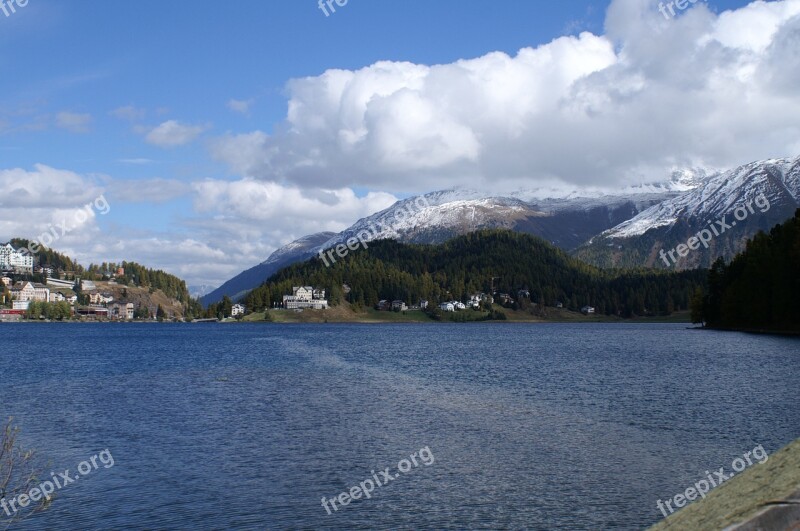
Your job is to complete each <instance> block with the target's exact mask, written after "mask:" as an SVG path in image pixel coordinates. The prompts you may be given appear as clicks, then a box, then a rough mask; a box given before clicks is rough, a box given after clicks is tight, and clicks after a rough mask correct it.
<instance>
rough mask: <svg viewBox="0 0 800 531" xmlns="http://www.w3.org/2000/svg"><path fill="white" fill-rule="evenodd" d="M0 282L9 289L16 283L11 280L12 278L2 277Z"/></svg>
mask: <svg viewBox="0 0 800 531" xmlns="http://www.w3.org/2000/svg"><path fill="white" fill-rule="evenodd" d="M0 282H2V283H3V284H4V285H5V286H6V287H7V288H10V287H11V286H12V285H13V284H14V281H13V280H11V277H0Z"/></svg>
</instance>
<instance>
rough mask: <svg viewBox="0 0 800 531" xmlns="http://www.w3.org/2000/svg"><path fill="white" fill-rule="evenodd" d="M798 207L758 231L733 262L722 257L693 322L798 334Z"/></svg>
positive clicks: (698, 300) (698, 302)
mask: <svg viewBox="0 0 800 531" xmlns="http://www.w3.org/2000/svg"><path fill="white" fill-rule="evenodd" d="M798 300H800V209H798V210H797V212H796V213H795V215H794V217H793V218H792V219H790V220H789V221H787V222H785V223H783V224H781V225H776V226H775V227H774V228H773V229H772V230H771V231H770V233H769V234H764V233H761V234H758V235H756V236H755V238H753V239H752V240H751V241H750V242H749V243H748V244H747V249H746V250H745V251H744V252H743V253H741V254H739V255H738V256H736V258H734V259H733V260H732V261H731V263H730V264H728V265H726V264H725V262H724V261H723V260H718V261H717V262H716V263H715V264H714V265H713V267H712V268H711V270H710V271H709V273H708V289H707V291H706V292H704V293H703V294H701V295H700V296H698V297H697V298H696V301H695V302H694V303H693V319H692V320H693V321H695V322H704V323H705V324H707V325H708V326H711V327H719V328H738V329H761V330H774V331H787V332H788V331H794V332H800V306H798V304H797V301H798Z"/></svg>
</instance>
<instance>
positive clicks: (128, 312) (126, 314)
mask: <svg viewBox="0 0 800 531" xmlns="http://www.w3.org/2000/svg"><path fill="white" fill-rule="evenodd" d="M134 310H135V308H134V307H133V303H132V302H115V303H114V304H112V305H111V306H109V307H108V315H109V317H111V318H112V319H116V320H119V321H130V320H131V319H133V314H134Z"/></svg>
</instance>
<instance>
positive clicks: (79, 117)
mask: <svg viewBox="0 0 800 531" xmlns="http://www.w3.org/2000/svg"><path fill="white" fill-rule="evenodd" d="M91 123H92V115H91V114H78V113H74V112H67V111H62V112H60V113H58V114H56V125H57V126H58V127H60V128H61V129H66V130H67V131H72V132H73V133H88V132H89V125H90V124H91Z"/></svg>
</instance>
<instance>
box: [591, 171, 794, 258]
mask: <svg viewBox="0 0 800 531" xmlns="http://www.w3.org/2000/svg"><path fill="white" fill-rule="evenodd" d="M798 207H800V157H798V158H796V159H772V160H766V161H759V162H753V163H750V164H746V165H744V166H741V167H739V168H736V169H734V170H731V171H729V172H726V173H723V174H720V175H718V176H716V177H712V178H711V179H709V180H707V181H705V182H703V183H702V184H701V185H700V186H698V187H696V188H694V189H692V190H690V191H688V192H686V193H684V194H681V195H680V196H677V197H674V198H672V199H668V200H666V201H663V202H662V203H659V204H657V205H654V206H652V207H650V208H648V209H646V210H644V211H643V212H641V213H640V214H638V215H636V216H634V217H633V218H631V219H630V220H628V221H625V222H623V223H621V224H619V225H618V226H616V227H614V228H612V229H609V230H606V231H604V232H603V233H602V234H600V235H598V236H597V237H595V238H592V239H591V240H590V241H589V242H588V243H587V245H586V246H584V247H583V248H581V249H579V250H578V251H577V253H576V254H577V256H578V257H579V258H582V259H584V260H587V261H590V262H593V263H596V264H598V265H602V266H631V265H639V266H641V265H646V266H653V267H677V268H692V267H700V266H703V267H707V266H709V265H710V264H711V263H713V262H714V260H716V259H717V258H718V257H720V256H724V257H726V258H730V257H732V256H734V255H735V254H736V253H738V252H740V251H742V250H743V249H744V245H745V242H746V241H747V240H748V239H750V238H752V237H753V236H754V235H755V234H756V233H758V232H759V231H761V230H763V231H769V230H770V229H771V228H772V227H773V226H775V225H777V224H778V223H782V222H783V221H785V220H786V219H788V218H790V217H791V216H792V215H793V214H794V212H795V210H796V209H797V208H798ZM737 209H738V211H737ZM740 218H741V219H740ZM704 229H705V230H709V231H711V239H710V241H709V242H708V248H707V249H706V247H705V245H702V246H701V247H700V248H699V249H692V250H691V252H688V253H686V256H679V255H676V256H677V257H678V258H679V259H678V260H676V261H672V260H671V259H667V260H664V258H663V255H662V254H661V250H662V249H663V250H664V251H666V252H668V251H670V250H673V249H675V248H676V247H677V246H678V245H679V244H686V243H687V242H688V240H689V238H691V237H692V236H695V235H697V234H698V233H699V232H700V231H702V230H704ZM723 229H724V230H723ZM716 233H719V234H716ZM706 234H708V233H706Z"/></svg>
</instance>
